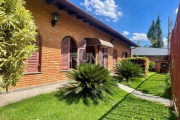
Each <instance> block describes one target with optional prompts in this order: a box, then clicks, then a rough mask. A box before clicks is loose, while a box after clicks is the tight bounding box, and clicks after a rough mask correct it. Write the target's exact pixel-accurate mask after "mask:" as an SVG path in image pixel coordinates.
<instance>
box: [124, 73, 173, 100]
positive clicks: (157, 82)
mask: <svg viewBox="0 0 180 120" xmlns="http://www.w3.org/2000/svg"><path fill="white" fill-rule="evenodd" d="M121 83H122V84H124V85H127V86H129V87H131V88H134V89H136V90H139V91H142V92H143V93H147V94H152V95H156V96H161V97H164V98H168V99H172V94H171V80H170V76H169V74H168V73H167V74H157V73H154V72H149V73H148V76H146V77H145V78H132V79H131V80H130V81H121Z"/></svg>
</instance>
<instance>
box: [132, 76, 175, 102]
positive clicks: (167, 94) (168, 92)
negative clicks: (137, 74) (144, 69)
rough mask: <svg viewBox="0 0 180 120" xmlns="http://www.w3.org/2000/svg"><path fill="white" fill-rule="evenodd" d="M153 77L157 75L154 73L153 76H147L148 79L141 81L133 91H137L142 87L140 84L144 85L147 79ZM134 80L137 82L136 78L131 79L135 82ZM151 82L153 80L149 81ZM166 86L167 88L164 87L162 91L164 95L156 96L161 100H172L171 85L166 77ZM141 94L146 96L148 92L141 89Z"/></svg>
mask: <svg viewBox="0 0 180 120" xmlns="http://www.w3.org/2000/svg"><path fill="white" fill-rule="evenodd" d="M154 75H157V73H154V74H152V75H151V76H149V77H148V78H146V79H145V80H144V81H142V82H141V83H140V84H139V85H138V86H137V87H135V88H134V89H135V90H138V88H139V87H140V86H141V85H142V84H144V83H145V82H147V81H148V80H149V79H151V78H152V77H153V76H154ZM136 80H138V78H133V79H131V81H136ZM151 81H153V80H151ZM154 81H164V80H154ZM165 82H166V86H167V87H165V88H164V89H163V90H164V93H163V94H161V95H158V96H160V97H163V98H167V99H172V93H171V83H170V80H169V78H168V75H167V78H166V81H165ZM141 91H142V92H143V93H146V94H148V93H149V91H148V90H145V89H142V90H141Z"/></svg>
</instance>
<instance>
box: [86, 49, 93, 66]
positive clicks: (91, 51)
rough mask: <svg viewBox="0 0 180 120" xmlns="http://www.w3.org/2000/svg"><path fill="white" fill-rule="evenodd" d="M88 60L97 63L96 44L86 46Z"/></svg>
mask: <svg viewBox="0 0 180 120" xmlns="http://www.w3.org/2000/svg"><path fill="white" fill-rule="evenodd" d="M86 55H87V62H90V63H93V64H94V63H95V48H94V46H87V47H86Z"/></svg>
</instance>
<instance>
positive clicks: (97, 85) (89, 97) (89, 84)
mask: <svg viewBox="0 0 180 120" xmlns="http://www.w3.org/2000/svg"><path fill="white" fill-rule="evenodd" d="M67 78H68V79H69V80H72V82H69V83H68V84H67V85H66V87H64V88H62V89H61V90H60V93H59V95H60V96H61V95H62V96H61V97H62V98H63V99H64V100H66V102H68V103H73V102H79V100H80V99H82V100H83V103H84V104H85V105H88V104H89V103H93V104H98V103H99V102H104V101H106V98H107V97H110V96H112V95H113V93H114V91H115V89H116V88H117V84H116V83H117V82H116V80H114V79H113V78H112V77H111V75H110V73H109V71H108V70H107V69H106V68H104V67H103V66H100V65H95V64H91V63H84V64H82V65H79V66H77V67H76V69H75V70H72V71H71V72H68V73H67Z"/></svg>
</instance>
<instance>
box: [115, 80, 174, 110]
mask: <svg viewBox="0 0 180 120" xmlns="http://www.w3.org/2000/svg"><path fill="white" fill-rule="evenodd" d="M118 86H119V88H120V89H122V90H124V91H126V92H128V93H131V94H133V95H134V96H137V97H139V98H142V99H145V100H149V101H153V102H159V103H162V104H164V105H165V106H170V107H172V106H173V102H172V100H169V99H165V98H162V97H159V96H153V95H151V94H145V93H142V92H140V91H137V90H135V89H133V88H130V87H128V86H126V85H123V84H120V83H118Z"/></svg>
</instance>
